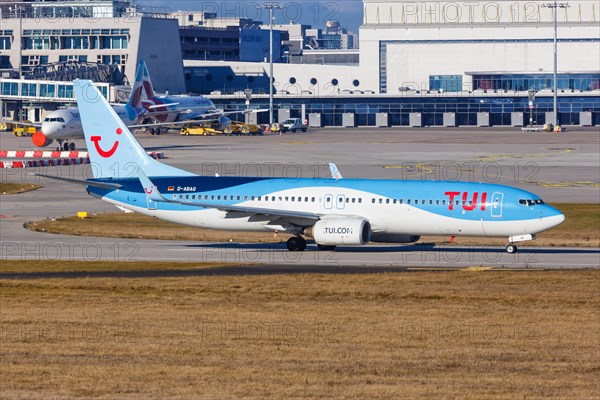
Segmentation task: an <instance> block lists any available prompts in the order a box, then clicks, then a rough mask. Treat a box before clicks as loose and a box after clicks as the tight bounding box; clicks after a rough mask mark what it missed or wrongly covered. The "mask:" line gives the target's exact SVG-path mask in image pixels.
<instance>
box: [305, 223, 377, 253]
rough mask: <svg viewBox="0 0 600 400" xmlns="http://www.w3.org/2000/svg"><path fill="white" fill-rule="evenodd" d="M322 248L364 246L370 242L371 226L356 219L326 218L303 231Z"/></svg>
mask: <svg viewBox="0 0 600 400" xmlns="http://www.w3.org/2000/svg"><path fill="white" fill-rule="evenodd" d="M304 234H305V235H306V236H308V237H312V238H314V239H315V242H317V244H321V245H324V246H337V245H344V244H345V245H365V244H367V243H369V240H371V224H370V223H369V221H367V220H364V219H358V218H327V219H323V220H320V221H317V223H315V224H314V225H313V226H311V227H310V228H307V229H305V230H304Z"/></svg>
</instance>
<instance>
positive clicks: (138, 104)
mask: <svg viewBox="0 0 600 400" xmlns="http://www.w3.org/2000/svg"><path fill="white" fill-rule="evenodd" d="M145 70H146V63H145V62H144V61H140V63H139V64H138V68H137V71H136V73H135V82H134V83H133V87H132V88H131V94H130V95H129V100H128V101H127V105H128V106H130V107H133V108H135V109H137V110H141V109H142V108H143V107H142V95H143V90H144V71H145Z"/></svg>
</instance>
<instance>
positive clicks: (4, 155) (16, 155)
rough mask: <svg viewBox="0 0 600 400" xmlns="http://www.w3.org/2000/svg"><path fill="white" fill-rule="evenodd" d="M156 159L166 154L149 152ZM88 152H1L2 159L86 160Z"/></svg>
mask: <svg viewBox="0 0 600 400" xmlns="http://www.w3.org/2000/svg"><path fill="white" fill-rule="evenodd" d="M147 153H148V155H149V156H150V157H152V158H155V159H162V158H165V153H162V152H157V151H148V152H147ZM86 157H88V152H87V151H78V150H74V151H47V150H0V158H86Z"/></svg>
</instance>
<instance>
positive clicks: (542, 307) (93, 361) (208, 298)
mask: <svg viewBox="0 0 600 400" xmlns="http://www.w3.org/2000/svg"><path fill="white" fill-rule="evenodd" d="M23 264H24V263H23V262H20V263H19V264H18V265H17V263H16V262H11V261H7V262H4V263H3V269H2V270H3V271H5V270H10V269H14V268H17V267H27V268H28V271H30V272H34V271H36V270H43V271H47V270H48V265H47V264H43V263H28V265H23ZM171 265H172V264H171ZM63 266H64V267H66V268H69V269H71V270H78V269H81V263H71V264H69V263H67V264H64V265H63ZM93 267H94V264H93V263H90V264H86V266H85V268H93ZM156 267H157V268H161V267H160V265H158V264H157V265H156ZM205 267H206V266H204V265H201V264H198V265H194V264H184V265H182V266H181V269H186V268H205ZM210 267H212V268H218V267H217V266H210ZM98 268H110V266H107V265H99V266H98ZM119 268H120V269H122V270H127V269H136V268H138V267H136V263H133V264H120V265H119ZM225 268H226V267H225ZM0 288H1V290H0V301H1V309H0V310H1V314H0V315H1V323H2V331H1V332H2V341H1V342H0V343H1V350H0V352H1V354H2V356H1V357H0V376H1V378H0V393H1V397H2V399H22V398H83V397H95V398H102V399H117V398H118V399H148V398H179V399H191V398H194V399H198V398H201V399H204V398H208V399H217V398H218V399H238V398H245V399H284V398H298V399H309V398H310V399H314V398H323V399H325V398H327V399H330V398H335V399H338V398H354V399H384V398H385V399H511V400H512V399H594V398H598V394H599V393H600V384H599V382H600V379H599V378H600V354H599V350H598V349H599V345H600V343H599V338H600V271H537V272H508V271H497V272H496V271H495V272H491V271H487V272H464V271H456V272H441V273H434V272H410V273H385V274H347V275H344V274H341V275H339V274H336V275H327V274H310V275H309V274H306V275H272V276H270V275H246V276H217V275H215V276H204V277H182V278H160V279H157V278H136V279H133V278H132V279H114V278H85V277H83V278H81V279H48V280H7V279H1V278H0Z"/></svg>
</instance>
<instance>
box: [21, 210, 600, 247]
mask: <svg viewBox="0 0 600 400" xmlns="http://www.w3.org/2000/svg"><path fill="white" fill-rule="evenodd" d="M556 207H558V208H559V209H560V210H561V211H562V212H563V213H565V215H566V217H567V219H566V221H565V223H563V224H562V225H559V226H558V227H556V228H554V229H551V230H550V231H547V232H544V233H542V234H540V235H539V236H538V238H537V240H535V241H533V242H524V243H522V244H521V245H523V246H527V245H534V246H575V247H600V229H599V227H600V205H598V204H571V203H569V204H556ZM27 227H28V228H29V229H32V230H35V231H40V232H51V233H62V234H67V235H77V236H100V237H120V238H144V239H176V240H193V241H209V242H228V241H233V242H238V243H249V242H250V243H278V242H285V241H286V240H287V239H288V237H289V235H286V234H279V235H276V236H275V235H273V234H272V233H260V232H232V231H217V230H210V229H203V228H194V227H190V226H183V225H176V224H173V223H171V222H167V221H162V220H158V219H155V218H151V217H146V216H143V215H140V214H124V213H107V214H98V215H97V216H93V217H91V218H88V219H80V218H77V217H64V218H59V219H57V220H56V221H49V220H43V221H37V222H31V223H29V224H28V225H27ZM448 241H449V237H448V236H424V237H422V238H421V242H434V243H440V244H441V243H448ZM455 243H457V244H458V245H483V246H487V245H504V244H506V239H505V238H499V239H493V238H491V239H490V238H463V237H459V238H457V239H456V242H455Z"/></svg>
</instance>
